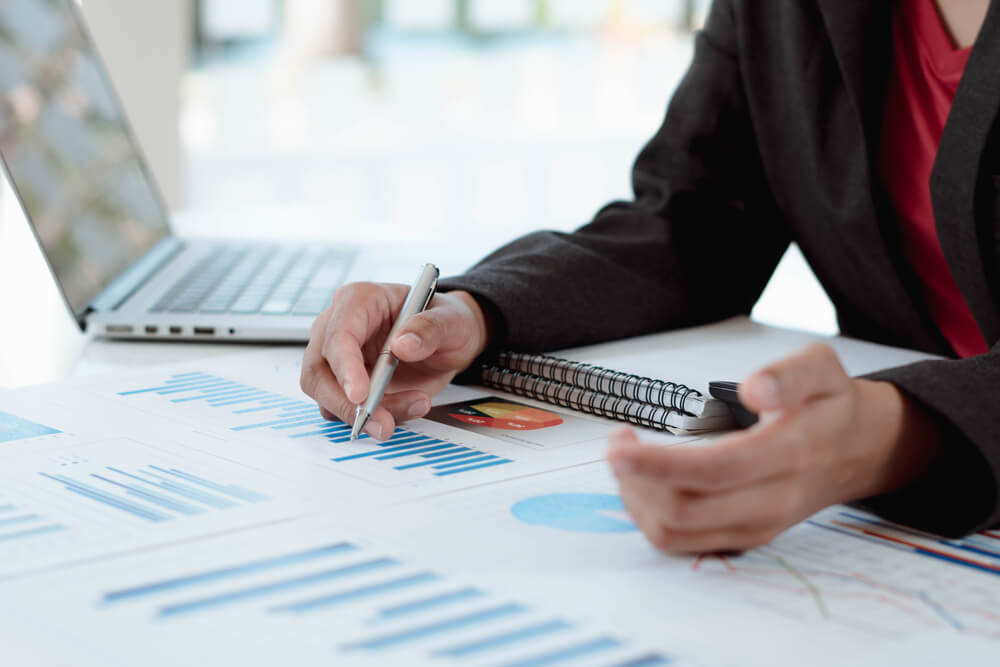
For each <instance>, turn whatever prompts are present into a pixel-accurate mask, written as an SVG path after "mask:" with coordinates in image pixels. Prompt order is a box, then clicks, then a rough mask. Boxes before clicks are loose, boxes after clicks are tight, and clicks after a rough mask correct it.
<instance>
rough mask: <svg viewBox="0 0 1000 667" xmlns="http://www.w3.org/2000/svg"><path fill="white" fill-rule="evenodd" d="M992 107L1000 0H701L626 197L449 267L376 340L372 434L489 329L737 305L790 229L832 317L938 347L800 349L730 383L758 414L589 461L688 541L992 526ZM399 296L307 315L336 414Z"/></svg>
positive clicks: (998, 153) (616, 332)
mask: <svg viewBox="0 0 1000 667" xmlns="http://www.w3.org/2000/svg"><path fill="white" fill-rule="evenodd" d="M998 108H1000V2H994V3H992V7H991V6H990V2H989V0H898V1H897V2H871V1H870V0H797V1H796V2H767V1H765V0H758V1H754V0H716V2H715V3H714V5H713V7H712V10H711V12H710V15H709V17H708V21H707V24H706V26H705V28H704V30H703V31H702V32H700V33H699V35H698V37H697V40H696V47H695V55H694V60H693V62H692V65H691V68H690V70H689V72H688V73H687V75H686V77H685V78H684V80H683V82H682V83H681V85H680V87H679V88H678V90H677V92H676V94H675V96H674V98H673V100H672V102H671V104H670V108H669V110H668V112H667V115H666V118H665V120H664V123H663V125H662V126H661V128H660V129H659V131H658V132H657V134H656V135H655V136H654V137H653V139H652V140H651V141H650V142H649V144H648V145H647V146H646V147H645V148H644V149H643V151H642V152H641V153H640V155H639V157H638V159H637V161H636V164H635V169H634V173H633V185H634V190H635V198H634V200H633V201H630V202H617V203H613V204H610V205H609V206H607V207H606V208H604V209H603V210H602V211H600V212H599V213H598V214H597V216H596V217H595V219H594V220H593V222H591V223H590V224H589V225H587V226H585V227H583V228H581V229H580V230H578V231H577V232H575V233H573V234H558V233H536V234H532V235H529V236H527V237H524V238H522V239H519V240H517V241H515V242H513V243H511V244H510V245H508V246H506V247H504V248H502V249H500V250H498V251H497V252H496V253H494V254H493V255H491V256H490V257H488V258H487V259H485V260H484V261H483V262H481V263H480V264H479V265H478V266H476V267H475V268H473V269H472V270H471V271H470V272H468V273H467V274H466V275H464V276H461V277H459V278H456V279H453V280H450V281H447V282H445V283H444V284H443V286H444V288H445V289H447V290H449V291H447V293H443V294H440V295H439V296H438V297H436V299H435V301H434V303H433V307H432V308H430V309H429V310H427V311H426V312H425V313H424V314H422V315H420V316H418V317H416V318H414V319H413V320H411V321H410V323H409V324H408V325H407V326H406V327H405V329H404V330H403V331H402V332H401V333H400V334H399V335H398V336H397V338H396V339H395V340H393V341H392V348H393V351H394V352H395V353H396V355H397V356H398V357H399V358H400V359H401V360H402V361H403V362H404V366H403V367H402V368H401V370H400V372H398V373H397V374H396V377H395V379H394V386H393V387H392V388H391V390H392V391H393V393H392V394H391V395H387V397H386V399H385V401H384V402H383V407H382V408H380V409H379V411H378V412H377V413H376V414H375V415H374V416H373V418H372V420H371V421H370V423H369V426H368V429H369V432H370V433H371V434H372V435H373V436H375V437H380V436H382V435H385V434H388V433H391V431H392V427H393V426H394V420H399V419H407V418H413V417H419V416H422V415H423V414H425V413H426V412H427V410H428V409H429V407H430V400H429V396H430V395H432V394H433V393H435V392H436V391H439V390H440V389H441V388H442V387H443V386H444V385H445V384H447V383H448V382H449V381H451V380H452V379H453V378H454V377H455V375H456V374H457V373H459V372H460V371H462V370H463V369H465V368H467V367H468V366H469V365H470V364H472V362H473V361H474V360H475V359H476V358H477V357H478V356H479V355H481V354H483V353H484V351H485V350H487V348H493V347H501V346H503V347H516V348H529V349H539V350H545V349H557V348H561V347H569V346H574V345H581V344H585V343H590V342H595V341H600V340H608V339H612V338H619V337H625V336H632V335H638V334H643V333H649V332H652V331H661V330H664V329H668V328H674V327H682V326H690V325H696V324H700V323H705V322H710V321H714V320H719V319H722V318H725V317H728V316H731V315H735V314H740V313H748V312H749V311H750V309H751V307H752V306H753V304H754V302H755V301H756V299H757V298H758V296H759V295H760V292H761V291H762V290H763V288H764V286H765V284H766V282H767V280H768V278H769V277H770V275H771V273H772V272H773V270H774V268H775V266H776V264H777V262H778V260H779V259H780V257H781V256H782V254H783V252H784V251H785V249H786V247H787V245H788V244H789V242H791V241H795V242H797V243H798V244H799V246H800V247H801V249H802V251H803V253H804V254H805V256H806V258H807V259H808V260H809V262H810V264H811V266H812V268H813V270H814V271H815V273H816V275H817V277H818V278H819V280H820V282H821V283H822V284H823V286H824V288H825V289H826V291H827V293H828V294H829V295H830V298H831V300H832V301H833V303H834V305H835V307H836V308H837V314H838V318H839V321H840V326H841V330H842V332H843V333H844V334H846V335H849V336H855V337H859V338H865V339H868V340H873V341H878V342H882V343H887V344H892V345H899V346H905V347H911V348H916V349H921V350H926V351H930V352H935V353H938V354H941V355H943V356H946V357H949V358H948V359H944V360H939V361H938V360H935V361H929V362H922V363H918V364H913V365H910V366H905V367H901V368H895V369H890V370H886V371H883V372H880V373H876V374H874V375H872V376H869V377H866V378H849V377H848V376H847V375H846V374H845V372H844V370H843V368H842V367H841V365H840V363H839V362H838V360H837V358H836V355H835V354H834V353H833V352H832V350H831V349H830V348H829V347H826V346H812V347H809V348H807V349H805V350H803V351H801V352H800V353H798V354H796V355H793V356H791V357H789V358H787V359H784V360H782V361H779V362H777V363H775V364H773V365H772V366H770V367H768V368H765V369H762V370H761V371H759V372H757V373H756V374H754V375H753V376H751V377H750V378H748V379H747V380H746V381H745V382H744V383H743V386H742V389H741V400H742V401H743V402H744V403H745V404H746V405H747V407H749V408H750V409H751V410H754V411H756V412H759V413H761V414H762V416H763V419H762V420H761V423H760V424H759V425H758V426H756V427H754V428H753V429H750V430H748V431H745V432H740V433H736V434H732V435H728V436H726V437H725V438H723V439H720V440H719V441H718V442H717V443H716V444H714V445H713V446H711V447H703V448H673V449H661V448H656V447H651V446H646V445H643V444H641V443H640V442H638V440H637V438H636V436H635V434H634V433H633V432H632V431H630V430H628V429H623V430H621V431H619V432H616V434H615V435H614V436H613V437H612V448H611V450H610V452H609V455H608V458H609V461H610V463H611V465H612V467H613V469H614V471H615V474H616V475H617V477H618V480H619V482H620V485H621V493H622V497H623V499H624V501H625V503H626V506H627V507H628V510H629V512H630V513H631V515H632V516H633V518H634V519H635V520H636V522H637V524H638V525H639V527H640V528H641V529H642V531H643V532H644V533H645V535H646V536H647V537H648V538H649V539H650V540H651V541H652V542H653V543H654V544H655V545H656V546H657V547H660V548H662V549H664V550H668V551H674V552H701V551H713V550H723V549H743V548H748V547H752V546H756V545H759V544H762V543H765V542H767V541H769V540H770V539H771V538H772V537H774V536H775V535H776V534H777V533H779V532H780V531H781V530H783V529H785V528H787V527H788V526H790V525H792V524H794V523H796V522H798V521H800V520H802V519H803V518H805V517H807V516H809V515H810V514H812V513H813V512H815V511H816V510H818V509H820V508H822V507H824V506H827V505H830V504H834V503H839V502H848V501H862V502H863V504H864V505H865V506H866V507H867V508H869V509H871V510H873V511H875V512H878V513H880V514H882V515H883V516H886V517H887V518H890V519H892V520H895V521H899V522H903V523H908V524H910V525H913V526H915V527H919V528H922V529H926V530H931V531H935V532H940V533H945V534H953V535H959V534H964V533H967V532H970V531H973V530H976V529H979V528H982V527H986V526H990V525H994V524H995V523H996V522H997V520H998V517H1000V501H998V498H997V495H998V494H997V484H996V481H997V479H998V477H1000V428H998V427H1000V416H998V414H1000V412H998V410H997V407H1000V401H998V399H997V397H996V390H997V388H1000V346H997V345H996V343H997V340H998V338H1000V308H998V305H1000V295H998V290H1000V276H998V248H997V244H996V241H995V239H996V238H997V236H996V235H997V233H998V230H997V224H998V222H1000V197H998V192H997V190H998V187H1000V176H998V175H997V174H998V173H1000V131H998V129H1000V128H998V123H997V115H998V114H997V112H998ZM705 267H725V268H726V274H727V275H725V276H724V277H719V276H718V273H719V272H718V271H706V270H705ZM405 294H406V287H405V286H399V285H373V284H358V285H351V286H348V287H346V288H345V289H342V290H341V291H340V292H338V294H337V296H336V298H335V299H334V301H333V303H332V304H331V306H330V308H329V309H328V310H327V311H326V312H325V313H324V314H323V315H322V316H321V317H320V318H319V320H317V323H316V326H315V327H314V330H313V332H314V335H313V338H312V340H311V341H310V344H309V347H308V349H307V351H306V357H305V362H304V364H303V375H302V386H303V388H304V390H305V391H306V392H307V393H309V394H310V395H311V396H313V397H314V398H316V400H317V401H318V402H319V404H320V405H321V406H322V407H323V408H324V409H325V410H326V411H327V412H328V414H331V415H337V416H338V417H340V418H342V419H345V420H350V419H352V417H353V413H354V407H353V406H354V405H355V404H357V403H359V402H361V401H362V400H363V399H364V398H365V396H366V395H367V392H368V378H367V373H366V370H365V360H366V357H367V356H368V352H369V351H370V350H371V349H373V339H376V338H377V337H378V336H379V335H381V336H383V337H384V336H385V332H386V331H387V330H388V326H389V325H390V323H391V321H392V318H393V316H394V314H395V313H396V312H398V310H399V308H400V305H401V303H402V301H403V298H404V297H405ZM594 312H598V313H599V314H600V317H597V318H593V317H592V314H593V313H594ZM374 342H377V341H374Z"/></svg>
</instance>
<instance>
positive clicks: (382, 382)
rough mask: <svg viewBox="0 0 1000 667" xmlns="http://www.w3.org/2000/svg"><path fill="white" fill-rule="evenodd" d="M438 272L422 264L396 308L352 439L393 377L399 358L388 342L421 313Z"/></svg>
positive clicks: (428, 302) (355, 416)
mask: <svg viewBox="0 0 1000 667" xmlns="http://www.w3.org/2000/svg"><path fill="white" fill-rule="evenodd" d="M438 275H439V271H438V268H437V267H436V266H434V265H433V264H424V268H422V269H421V270H420V275H419V276H417V281H416V282H415V283H413V287H411V288H410V292H409V294H407V295H406V301H404V302H403V308H402V310H400V311H399V317H397V318H396V321H395V322H394V323H393V325H392V330H390V331H389V337H388V338H386V339H385V346H384V347H383V348H382V351H381V352H379V355H378V359H376V360H375V367H374V368H372V377H371V386H370V389H369V390H368V398H367V399H366V400H365V402H364V404H363V405H359V406H358V407H357V409H356V410H355V411H354V426H353V427H351V440H352V441H353V440H357V439H358V436H359V435H361V431H362V430H363V429H364V427H365V424H367V423H368V419H369V418H370V417H371V416H372V413H373V412H375V408H377V407H378V404H379V403H381V402H382V396H383V395H385V390H386V388H387V387H388V386H389V380H391V379H392V374H393V373H394V372H395V370H396V366H398V365H399V359H397V358H396V357H395V355H393V353H392V352H391V351H390V350H389V343H390V342H391V341H392V340H393V338H395V337H396V333H397V332H398V331H399V330H400V328H401V327H402V326H403V325H404V324H405V323H406V322H407V320H409V319H410V318H411V317H413V316H414V315H416V314H417V313H421V312H423V311H424V310H425V309H426V308H427V306H428V305H430V302H431V299H432V298H433V297H434V290H435V289H437V281H438Z"/></svg>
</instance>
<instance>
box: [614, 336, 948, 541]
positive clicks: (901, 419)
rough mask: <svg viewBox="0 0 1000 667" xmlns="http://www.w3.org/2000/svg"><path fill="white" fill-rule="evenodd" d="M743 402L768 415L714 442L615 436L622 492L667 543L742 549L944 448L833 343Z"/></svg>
mask: <svg viewBox="0 0 1000 667" xmlns="http://www.w3.org/2000/svg"><path fill="white" fill-rule="evenodd" d="M740 400H741V401H742V403H743V404H744V405H745V406H746V407H747V408H748V409H750V410H752V411H754V412H757V413H758V414H759V415H760V421H759V422H758V423H757V424H755V425H754V426H753V427H752V428H750V429H748V430H745V431H740V432H737V433H733V434H731V435H727V436H724V437H722V438H720V439H719V440H717V441H716V442H714V443H709V444H697V443H695V444H692V445H681V446H677V447H671V448H662V447H654V446H650V445H643V444H640V443H639V440H638V438H637V437H636V435H635V433H634V432H633V431H632V430H631V429H627V428H623V429H621V430H619V431H617V432H616V433H614V434H613V435H612V436H611V443H612V447H611V450H610V452H609V453H608V460H609V462H610V464H611V466H612V469H613V470H614V472H615V475H616V477H617V478H618V481H619V484H620V486H621V494H622V499H623V501H624V502H625V506H626V508H627V509H628V511H629V514H630V515H631V516H632V518H633V519H634V520H635V522H636V524H637V525H638V526H639V528H640V530H642V532H643V533H644V534H645V536H646V537H647V538H648V539H649V541H650V542H652V543H653V545H655V546H656V547H657V548H659V549H663V550H665V551H670V552H677V553H699V552H712V551H726V550H743V549H748V548H751V547H755V546H759V545H761V544H765V543H767V542H769V541H770V540H771V539H772V538H774V537H775V536H776V535H777V534H778V533H780V532H781V531H783V530H784V529H786V528H788V527H789V526H792V525H793V524H795V523H798V522H799V521H801V520H803V519H805V518H806V517H808V516H810V515H811V514H813V513H815V512H817V511H818V510H820V509H822V508H823V507H826V506H828V505H833V504H836V503H840V502H846V501H851V500H856V499H859V498H864V497H868V496H872V495H876V494H879V493H885V492H888V491H892V490H895V489H898V488H900V487H902V486H904V485H906V484H908V483H910V482H912V481H913V480H914V479H916V478H917V477H918V476H919V475H920V474H921V473H922V472H923V471H924V469H925V468H926V467H927V465H928V464H929V463H930V461H931V460H932V459H933V457H934V455H935V453H936V451H937V439H938V431H937V427H936V425H935V423H934V422H933V420H931V419H930V418H929V417H928V416H927V415H925V414H923V413H922V412H921V410H920V408H919V407H918V406H917V405H915V404H914V403H912V402H911V401H910V399H908V398H906V397H905V396H903V394H901V393H900V392H899V390H898V389H896V387H895V386H894V385H892V384H889V383H886V382H872V381H868V380H860V379H851V378H849V377H848V376H847V374H846V372H845V371H844V368H843V367H842V366H841V364H840V361H839V360H838V359H837V355H836V353H835V352H834V351H833V349H831V348H830V347H829V346H827V345H820V344H816V345H811V346H809V347H807V348H805V349H804V350H802V351H801V352H799V353H798V354H795V355H793V356H790V357H788V358H786V359H784V360H783V361H780V362H778V363H776V364H773V365H771V366H769V367H767V368H765V369H763V370H761V371H758V372H756V373H754V374H753V375H752V376H750V377H749V378H747V380H746V381H745V382H743V383H742V385H741V387H740Z"/></svg>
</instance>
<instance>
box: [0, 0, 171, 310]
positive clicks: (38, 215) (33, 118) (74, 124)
mask: <svg viewBox="0 0 1000 667" xmlns="http://www.w3.org/2000/svg"><path fill="white" fill-rule="evenodd" d="M73 5H74V3H73V0H3V1H0V91H2V99H0V155H2V156H3V161H4V165H5V166H6V168H7V174H8V176H9V177H10V180H11V185H12V186H13V187H14V190H15V191H16V192H17V195H18V198H19V199H20V201H21V205H22V207H23V208H24V211H25V213H26V215H27V217H28V219H29V221H30V222H31V224H32V225H33V226H34V229H35V234H36V236H37V237H38V240H39V242H40V243H41V245H42V248H43V250H44V252H45V255H46V257H47V259H48V262H49V265H50V267H51V268H52V271H53V273H54V274H55V277H56V280H57V281H58V282H59V285H60V287H61V288H62V291H63V294H64V295H65V297H66V300H67V302H68V303H69V305H70V307H71V308H72V310H73V312H74V313H76V314H77V315H79V314H80V313H81V312H82V311H83V310H84V309H85V308H86V307H87V305H88V304H89V303H90V301H91V300H92V299H93V298H94V297H95V296H96V295H97V294H99V293H100V291H101V290H102V289H104V288H105V287H106V286H107V285H108V284H109V283H110V282H111V281H112V280H113V279H114V278H115V277H116V276H117V275H118V274H119V273H121V272H122V271H124V270H125V269H126V268H128V267H129V266H130V265H131V264H133V263H134V262H135V261H136V260H138V259H139V258H140V257H141V256H142V255H143V254H145V253H146V252H147V251H148V250H150V249H151V248H152V247H153V246H154V245H155V244H156V243H157V242H158V241H160V240H161V239H162V238H164V237H165V236H166V235H167V234H168V227H167V214H166V208H165V206H164V204H163V200H162V199H161V197H160V195H159V192H158V190H157V189H156V186H155V185H154V183H153V181H152V178H151V177H150V175H149V172H148V171H147V168H146V164H145V162H144V160H143V158H142V156H141V154H140V153H139V150H138V147H137V145H136V142H135V140H134V138H133V136H132V132H131V130H130V129H129V126H128V122H127V120H126V119H125V115H124V112H123V111H122V108H121V105H120V104H119V102H118V99H117V97H116V96H115V92H114V89H113V88H112V86H111V82H110V80H109V78H108V75H107V73H106V72H105V70H104V67H103V65H102V64H101V62H100V59H99V58H98V55H97V53H96V51H95V49H94V45H93V43H92V42H91V40H90V37H89V35H88V33H87V31H86V30H85V29H84V27H83V25H82V23H81V19H80V17H79V15H78V13H77V9H76V8H75V7H74V6H73Z"/></svg>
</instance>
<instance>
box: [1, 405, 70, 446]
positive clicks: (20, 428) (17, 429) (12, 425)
mask: <svg viewBox="0 0 1000 667" xmlns="http://www.w3.org/2000/svg"><path fill="white" fill-rule="evenodd" d="M55 433H59V431H58V430H56V429H54V428H51V427H49V426H45V425H43V424H36V423H35V422H32V421H28V420H27V419H21V418H20V417H18V416H17V415H12V414H10V413H7V412H0V442H14V441H15V440H27V439H28V438H37V437H39V436H43V435H53V434H55Z"/></svg>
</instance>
